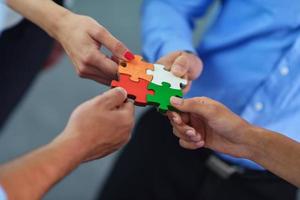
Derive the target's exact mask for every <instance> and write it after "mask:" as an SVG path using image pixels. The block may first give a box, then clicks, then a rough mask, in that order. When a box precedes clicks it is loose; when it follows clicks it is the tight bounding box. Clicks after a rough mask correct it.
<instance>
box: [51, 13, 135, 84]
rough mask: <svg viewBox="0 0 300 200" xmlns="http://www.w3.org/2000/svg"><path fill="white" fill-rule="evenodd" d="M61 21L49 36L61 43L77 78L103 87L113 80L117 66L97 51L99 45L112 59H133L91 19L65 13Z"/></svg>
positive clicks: (120, 44) (128, 52) (124, 47)
mask: <svg viewBox="0 0 300 200" xmlns="http://www.w3.org/2000/svg"><path fill="white" fill-rule="evenodd" d="M61 20H62V21H61V22H59V25H58V28H56V29H55V33H53V34H52V35H53V36H54V37H55V38H56V39H57V40H58V41H59V42H60V43H61V44H62V46H63V48H64V49H65V51H66V53H67V54H68V56H69V57H70V59H71V60H72V62H73V64H74V66H75V70H76V72H77V74H78V75H79V76H80V77H82V78H88V79H92V80H95V81H97V82H99V83H103V84H107V85H108V84H110V82H111V80H112V79H114V78H115V76H116V74H117V69H118V65H117V64H116V63H115V62H114V61H112V60H111V59H110V58H109V57H108V56H106V55H105V54H104V53H102V52H101V51H100V48H101V47H102V45H103V46H105V47H106V48H107V49H108V50H109V51H111V53H112V54H113V56H114V58H119V59H122V60H131V59H133V58H134V55H133V54H132V53H131V52H130V51H129V50H128V48H127V47H126V46H125V45H124V44H123V43H122V42H120V41H119V40H117V39H116V38H115V37H114V36H113V35H111V34H110V33H109V32H108V31H107V30H106V29H105V28H104V27H103V26H101V25H100V24H98V23H97V22H96V21H95V20H94V19H92V18H90V17H87V16H81V15H77V14H74V13H71V12H68V14H66V15H65V17H64V18H62V19H61Z"/></svg>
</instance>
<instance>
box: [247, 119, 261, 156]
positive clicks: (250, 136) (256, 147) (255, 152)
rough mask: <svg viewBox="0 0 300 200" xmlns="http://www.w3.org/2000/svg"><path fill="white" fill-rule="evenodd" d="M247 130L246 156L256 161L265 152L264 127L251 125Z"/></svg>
mask: <svg viewBox="0 0 300 200" xmlns="http://www.w3.org/2000/svg"><path fill="white" fill-rule="evenodd" d="M246 131H247V134H246V135H247V137H246V141H245V147H246V155H245V158H247V159H249V160H253V161H255V160H256V159H257V158H258V157H259V156H261V154H262V153H263V151H262V149H263V146H264V136H265V134H264V129H262V128H260V127H256V126H253V125H250V126H249V128H248V129H247V130H246Z"/></svg>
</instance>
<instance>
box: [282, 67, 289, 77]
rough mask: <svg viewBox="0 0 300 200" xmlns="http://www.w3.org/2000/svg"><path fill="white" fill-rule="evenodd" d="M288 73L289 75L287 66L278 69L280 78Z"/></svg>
mask: <svg viewBox="0 0 300 200" xmlns="http://www.w3.org/2000/svg"><path fill="white" fill-rule="evenodd" d="M288 73H289V68H288V67H287V66H283V67H281V68H280V74H281V75H282V76H286V75H288Z"/></svg>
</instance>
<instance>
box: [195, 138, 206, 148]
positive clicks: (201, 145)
mask: <svg viewBox="0 0 300 200" xmlns="http://www.w3.org/2000/svg"><path fill="white" fill-rule="evenodd" d="M195 145H196V146H197V147H199V148H200V147H203V146H204V141H203V140H201V141H200V142H197V143H195Z"/></svg>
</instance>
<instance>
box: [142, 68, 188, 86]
mask: <svg viewBox="0 0 300 200" xmlns="http://www.w3.org/2000/svg"><path fill="white" fill-rule="evenodd" d="M147 74H148V75H153V79H152V81H151V82H152V83H154V84H156V85H160V86H162V85H163V83H164V82H166V83H170V85H171V88H172V89H175V90H181V88H183V87H184V86H186V85H187V80H185V79H182V78H179V77H177V76H175V75H173V74H172V73H171V72H169V71H167V70H165V69H164V66H163V65H160V64H154V70H147Z"/></svg>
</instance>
